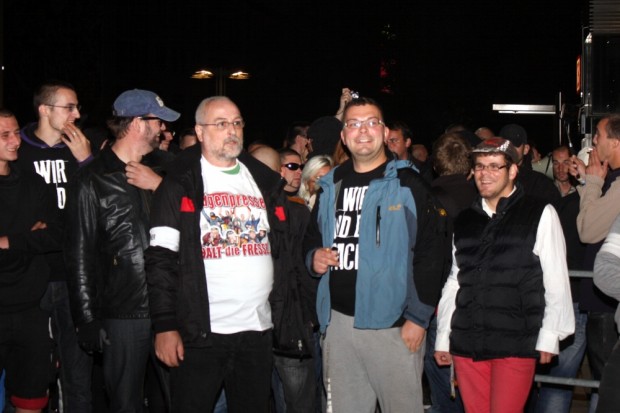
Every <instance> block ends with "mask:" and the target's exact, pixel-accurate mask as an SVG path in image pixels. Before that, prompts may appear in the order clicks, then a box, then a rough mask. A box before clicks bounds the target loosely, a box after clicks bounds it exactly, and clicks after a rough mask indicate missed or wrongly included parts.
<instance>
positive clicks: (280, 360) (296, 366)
mask: <svg viewBox="0 0 620 413" xmlns="http://www.w3.org/2000/svg"><path fill="white" fill-rule="evenodd" d="M274 363H275V369H274V376H275V378H276V380H279V381H280V382H281V385H282V391H283V397H284V409H282V410H280V409H278V410H277V412H278V413H284V412H286V413H315V404H316V382H315V380H316V378H315V374H314V359H312V358H306V359H302V360H300V359H298V358H291V357H283V356H277V355H275V356H274ZM274 396H275V397H276V407H280V405H279V403H278V392H276V391H274Z"/></svg>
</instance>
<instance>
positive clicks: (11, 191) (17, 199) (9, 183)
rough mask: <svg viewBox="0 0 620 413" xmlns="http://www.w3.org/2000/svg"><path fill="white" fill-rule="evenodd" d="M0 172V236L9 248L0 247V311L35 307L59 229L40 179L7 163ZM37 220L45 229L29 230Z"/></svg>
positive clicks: (57, 247)
mask: <svg viewBox="0 0 620 413" xmlns="http://www.w3.org/2000/svg"><path fill="white" fill-rule="evenodd" d="M10 169H11V171H10V173H9V175H4V176H0V236H7V237H8V239H9V249H0V314H8V313H15V312H18V311H22V310H25V309H28V308H33V307H37V306H38V305H39V301H40V300H41V297H42V296H43V293H45V288H46V286H47V280H48V278H49V275H50V274H49V272H50V270H49V266H48V264H47V262H46V260H45V257H46V255H47V254H50V253H54V252H58V251H60V245H61V239H62V236H61V230H60V226H59V223H58V221H59V220H58V210H57V209H56V208H55V206H54V205H55V202H54V198H52V197H51V196H49V195H50V194H49V192H48V191H46V188H45V183H44V182H43V179H42V178H41V177H40V176H38V175H36V174H35V173H33V172H29V171H27V170H21V169H20V168H19V167H18V166H17V165H16V164H14V163H11V164H10ZM38 221H40V222H44V223H45V224H46V225H47V228H45V229H39V230H35V231H32V227H33V225H34V224H35V223H37V222H38Z"/></svg>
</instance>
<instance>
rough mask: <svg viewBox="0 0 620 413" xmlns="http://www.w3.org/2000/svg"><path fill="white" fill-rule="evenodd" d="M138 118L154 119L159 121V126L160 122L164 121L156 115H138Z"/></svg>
mask: <svg viewBox="0 0 620 413" xmlns="http://www.w3.org/2000/svg"><path fill="white" fill-rule="evenodd" d="M138 119H142V120H146V121H149V120H156V121H159V126H161V124H162V123H164V121H163V120H161V119H159V118H158V117H157V116H138ZM173 136H174V135H173Z"/></svg>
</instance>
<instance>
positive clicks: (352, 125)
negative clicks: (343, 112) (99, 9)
mask: <svg viewBox="0 0 620 413" xmlns="http://www.w3.org/2000/svg"><path fill="white" fill-rule="evenodd" d="M373 122H376V125H371V124H370V123H373ZM379 125H381V126H385V123H383V121H382V120H381V119H379V118H369V119H366V120H357V119H351V120H347V121H346V122H344V127H345V128H347V129H352V130H356V129H361V128H362V126H366V127H367V128H376V127H377V126H379Z"/></svg>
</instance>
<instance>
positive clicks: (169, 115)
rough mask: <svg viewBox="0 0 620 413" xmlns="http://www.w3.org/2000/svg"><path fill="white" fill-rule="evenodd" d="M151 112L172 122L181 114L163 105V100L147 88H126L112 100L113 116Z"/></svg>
mask: <svg viewBox="0 0 620 413" xmlns="http://www.w3.org/2000/svg"><path fill="white" fill-rule="evenodd" d="M149 113H152V114H153V115H154V116H157V117H158V118H160V119H163V120H165V121H166V122H174V121H175V120H177V119H179V116H181V114H180V113H179V112H175V111H174V110H172V109H170V108H167V107H166V106H164V101H163V100H161V98H160V97H159V96H157V95H156V94H155V93H153V92H151V91H149V90H141V89H133V90H126V91H124V92H123V93H121V94H120V95H119V97H117V98H116V100H115V101H114V116H125V117H131V116H144V115H148V114H149Z"/></svg>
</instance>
